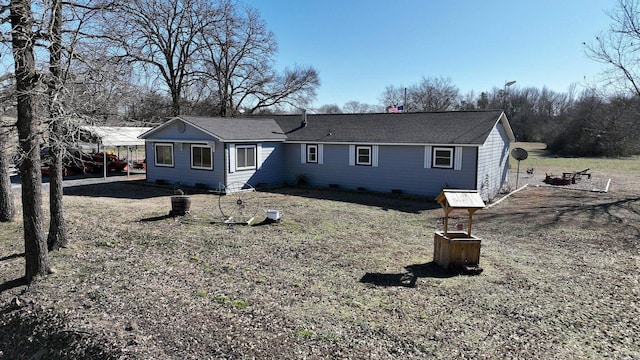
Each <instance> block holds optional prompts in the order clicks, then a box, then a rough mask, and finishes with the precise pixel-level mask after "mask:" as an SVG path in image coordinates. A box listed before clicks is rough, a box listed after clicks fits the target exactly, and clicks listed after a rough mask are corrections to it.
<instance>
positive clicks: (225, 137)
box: [140, 115, 287, 142]
mask: <svg viewBox="0 0 640 360" xmlns="http://www.w3.org/2000/svg"><path fill="white" fill-rule="evenodd" d="M178 122H182V123H184V124H186V125H189V126H193V127H195V128H196V129H198V130H200V131H202V132H204V133H206V134H208V135H210V136H211V137H213V138H214V139H216V140H218V141H223V142H230V141H284V140H286V138H287V137H286V136H285V135H284V134H283V133H282V130H281V129H280V127H279V126H278V124H277V123H276V122H275V121H274V120H273V119H247V118H220V117H202V116H186V115H180V116H177V117H175V118H173V119H170V120H169V121H167V122H165V123H163V124H161V125H158V126H156V127H155V128H153V129H151V130H150V131H147V132H146V133H144V134H142V135H140V138H143V139H146V138H149V137H151V136H152V135H153V134H155V133H157V132H159V131H160V130H162V129H165V128H167V127H169V126H172V125H174V124H176V123H178Z"/></svg>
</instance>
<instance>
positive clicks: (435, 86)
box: [408, 77, 460, 111]
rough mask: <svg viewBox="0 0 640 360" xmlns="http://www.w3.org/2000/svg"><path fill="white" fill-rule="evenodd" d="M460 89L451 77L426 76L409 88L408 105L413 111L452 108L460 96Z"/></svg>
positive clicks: (448, 109) (447, 109) (446, 109)
mask: <svg viewBox="0 0 640 360" xmlns="http://www.w3.org/2000/svg"><path fill="white" fill-rule="evenodd" d="M459 94H460V90H458V87H456V86H455V85H453V83H452V82H451V79H448V78H443V77H437V78H426V77H423V78H422V81H421V82H420V83H419V84H417V85H414V86H411V87H410V88H409V95H408V97H409V99H410V100H409V107H408V109H410V110H415V111H450V110H454V108H455V105H456V104H457V102H458V97H459V96H460V95H459Z"/></svg>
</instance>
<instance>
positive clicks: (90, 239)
mask: <svg viewBox="0 0 640 360" xmlns="http://www.w3.org/2000/svg"><path fill="white" fill-rule="evenodd" d="M533 159H535V157H533ZM536 166H538V165H536ZM562 166H568V165H562ZM587 167H588V166H587ZM538 171H542V172H544V171H545V169H543V168H539V169H538ZM607 171H609V170H607ZM639 174H640V173H638V172H636V173H633V174H629V173H627V172H626V171H625V172H623V173H615V174H612V176H613V175H615V176H616V177H620V178H622V179H626V177H627V176H633V177H634V179H635V178H637V176H638V175H639ZM634 179H631V180H628V182H627V183H625V182H620V183H614V184H615V185H616V186H612V190H611V191H610V192H608V193H594V192H585V191H578V190H569V189H566V188H563V187H555V188H552V187H530V188H528V189H525V190H523V191H521V192H518V193H516V194H514V195H512V196H511V197H509V198H508V199H506V200H505V201H503V202H502V203H500V204H499V205H498V206H495V207H492V208H491V209H488V210H483V211H479V212H477V213H476V216H475V217H474V229H473V230H474V235H476V236H479V237H480V238H482V239H483V240H482V254H481V266H482V267H483V268H484V272H483V273H482V274H481V275H478V276H471V277H470V276H457V275H453V274H447V273H445V272H442V271H441V270H440V269H439V268H438V267H437V266H436V265H434V264H433V263H432V261H431V260H432V258H433V233H434V231H436V230H440V229H441V227H442V224H441V221H440V220H441V217H442V210H441V209H440V208H439V207H438V206H436V204H434V203H433V202H431V201H430V200H428V199H421V198H408V197H402V196H392V195H373V194H366V193H362V192H346V191H329V190H314V189H306V188H287V189H279V190H276V191H273V192H260V193H259V194H258V195H259V196H258V199H259V201H260V207H261V208H270V209H278V210H281V211H282V214H283V218H282V222H281V223H275V224H257V225H256V226H240V225H236V226H229V225H225V224H223V223H222V218H221V215H220V213H219V210H218V208H217V204H218V202H217V197H216V196H215V195H210V194H194V195H192V208H191V214H190V215H188V216H185V217H180V218H172V217H168V216H167V214H168V212H169V210H170V201H169V195H171V194H170V193H171V191H170V190H167V189H164V188H159V187H156V186H144V185H137V184H134V183H131V182H129V183H126V182H122V183H112V184H108V185H106V184H96V185H87V186H78V187H74V188H70V189H67V191H66V196H65V199H64V201H65V206H66V209H67V210H66V217H67V222H68V227H69V236H70V240H71V246H70V247H69V248H68V249H64V250H62V251H59V252H54V253H52V254H51V258H52V259H51V260H52V262H53V264H54V266H55V267H56V269H57V270H58V271H57V272H56V273H55V274H52V275H50V276H48V277H46V278H44V279H41V280H39V281H36V282H35V283H34V284H32V285H31V286H30V287H28V288H25V287H24V286H19V285H18V284H15V283H12V281H13V280H15V279H17V278H19V277H20V276H21V275H22V272H23V271H24V269H23V267H24V263H23V261H24V260H23V258H22V256H21V255H20V254H21V253H22V249H21V247H22V240H21V236H22V232H21V226H22V224H20V223H13V224H0V284H2V283H4V285H3V288H2V291H1V292H0V304H2V305H3V308H2V309H0V314H1V315H0V323H1V326H2V328H3V331H2V332H1V333H0V357H3V356H4V357H6V358H29V357H31V356H33V355H36V354H38V353H41V354H42V355H41V356H43V357H44V358H46V356H49V358H64V357H67V358H73V357H75V358H131V359H149V358H171V359H186V358H280V359H299V358H379V359H392V358H425V357H433V358H438V359H458V358H565V359H576V358H580V359H601V358H621V359H622V358H638V357H639V356H640V346H639V345H638V342H637V341H636V340H635V339H636V337H637V334H638V331H639V330H640V328H639V327H640V325H639V324H638V322H637V319H638V318H640V309H639V308H638V306H637V301H638V298H639V296H640V294H639V292H638V291H639V290H638V289H639V286H638V280H639V277H638V271H637V266H638V263H639V262H638V261H640V255H639V254H638V248H639V243H638V239H639V238H640V228H639V227H638V224H639V223H640V190H639V189H638V188H637V186H627V185H629V184H633V183H634V181H635V180H634ZM530 180H532V179H530ZM263 215H264V214H258V216H263ZM453 215H457V214H453ZM96 354H99V355H96Z"/></svg>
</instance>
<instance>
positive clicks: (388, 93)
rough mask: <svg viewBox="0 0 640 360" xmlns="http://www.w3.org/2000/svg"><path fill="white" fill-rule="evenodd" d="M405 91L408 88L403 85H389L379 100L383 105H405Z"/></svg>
mask: <svg viewBox="0 0 640 360" xmlns="http://www.w3.org/2000/svg"><path fill="white" fill-rule="evenodd" d="M405 93H406V88H405V87H403V86H399V87H395V86H393V85H389V86H387V87H385V88H384V91H383V92H382V94H381V95H380V98H379V101H380V103H381V104H382V106H383V107H385V108H386V107H387V106H397V105H403V104H404V105H405V107H406V106H407V104H405V103H404V102H405V101H404V100H405Z"/></svg>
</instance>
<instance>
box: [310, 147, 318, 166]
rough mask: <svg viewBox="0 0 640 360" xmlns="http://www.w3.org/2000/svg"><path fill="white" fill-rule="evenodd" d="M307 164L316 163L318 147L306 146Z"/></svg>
mask: <svg viewBox="0 0 640 360" xmlns="http://www.w3.org/2000/svg"><path fill="white" fill-rule="evenodd" d="M307 162H308V163H316V164H317V163H318V145H307Z"/></svg>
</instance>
